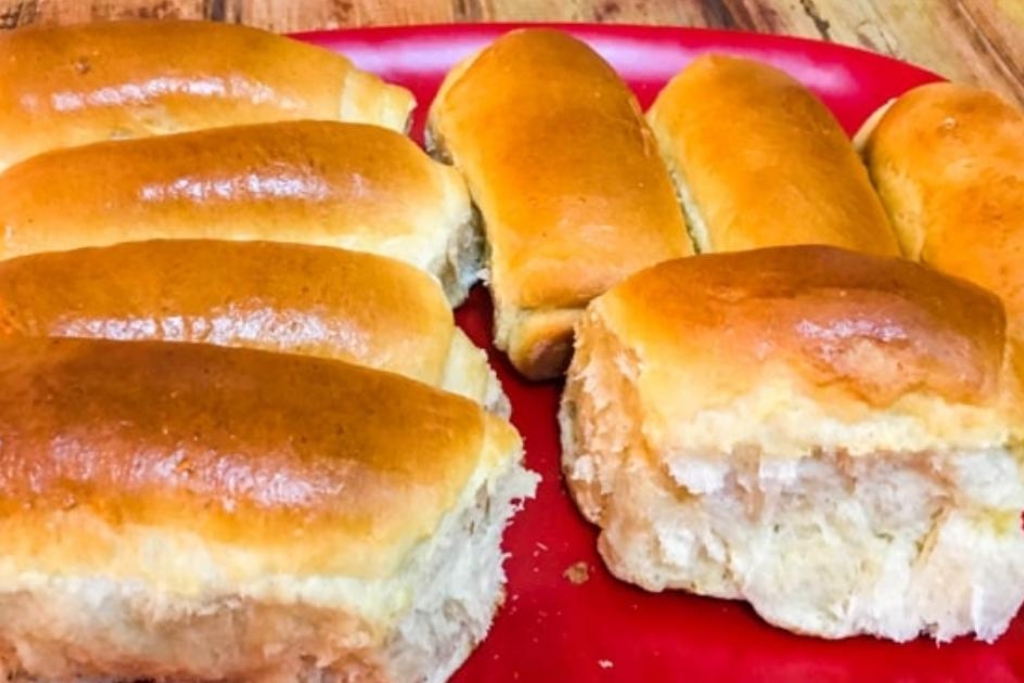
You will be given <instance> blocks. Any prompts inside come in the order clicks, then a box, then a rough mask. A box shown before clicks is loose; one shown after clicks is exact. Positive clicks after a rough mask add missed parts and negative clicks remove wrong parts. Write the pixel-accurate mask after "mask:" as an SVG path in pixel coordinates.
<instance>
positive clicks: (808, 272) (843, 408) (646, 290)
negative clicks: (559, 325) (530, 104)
mask: <svg viewBox="0 0 1024 683" xmlns="http://www.w3.org/2000/svg"><path fill="white" fill-rule="evenodd" d="M1004 327H1005V318H1004V313H1003V309H1002V306H1001V304H1000V302H999V300H998V299H997V298H996V297H995V296H994V295H992V294H990V293H988V292H986V291H985V290H982V289H981V288H978V287H976V286H974V285H972V284H970V283H967V282H965V281H962V280H958V279H954V278H951V277H948V276H945V275H942V274H940V273H938V272H936V271H933V270H931V269H928V268H925V267H924V266H921V265H918V264H915V263H912V262H910V261H906V260H902V259H898V258H883V257H875V256H870V255H865V254H858V253H855V252H852V251H847V250H842V249H836V248H832V247H821V246H803V247H778V248H773V249H765V250H755V251H747V252H738V253H731V254H712V255H703V256H696V257H692V258H689V259H678V260H675V261H671V262H667V263H664V264H661V265H658V266H655V267H653V268H650V269H648V270H645V271H643V272H642V273H639V274H637V275H635V276H634V277H632V278H630V279H628V280H626V281H625V282H624V283H622V284H620V285H618V286H617V287H615V288H614V289H612V290H611V291H609V292H608V293H607V294H605V295H604V296H602V297H600V298H598V299H596V300H595V301H594V302H593V303H592V304H591V305H590V306H589V307H588V309H587V312H586V314H585V315H584V317H583V319H582V320H581V323H580V326H579V329H578V331H577V342H576V344H577V346H576V354H575V356H574V359H573V363H572V366H571V367H570V369H569V374H568V379H567V385H566V389H565V394H564V397H563V401H562V406H561V412H560V421H561V428H562V443H563V468H564V472H565V476H566V477H567V480H568V485H569V488H570V490H571V492H572V494H573V496H574V498H575V500H576V502H577V503H578V505H579V507H580V509H581V510H582V512H583V513H584V515H585V516H586V517H587V518H588V519H590V520H591V521H593V522H594V523H596V524H597V525H599V526H600V527H601V535H600V540H599V549H600V552H601V554H602V556H603V558H604V560H605V562H606V563H607V565H608V566H609V568H610V569H611V571H612V572H613V573H615V574H616V575H617V576H618V577H620V578H622V579H624V580H626V581H629V582H632V583H636V584H638V585H640V586H642V587H644V588H646V589H648V590H652V591H660V590H663V589H670V588H681V589H685V590H689V591H693V592H696V593H700V594H703V595H710V596H716V597H721V598H737V599H743V600H746V601H748V602H749V603H750V604H751V605H752V606H753V608H754V609H755V610H756V611H757V612H758V613H759V614H760V615H761V616H762V617H763V618H764V619H766V620H767V621H769V622H771V623H772V624H776V625H778V626H781V627H783V628H786V629H789V630H792V631H796V632H798V633H804V634H812V635H816V636H822V637H826V638H841V637H846V636H853V635H856V634H871V635H874V636H878V637H881V638H888V639H893V640H897V641H905V640H909V639H912V638H914V637H916V636H917V635H918V634H920V633H926V634H929V635H931V636H932V637H934V638H935V639H936V640H939V641H945V640H949V639H951V638H953V637H955V636H958V635H961V634H968V633H974V634H976V635H977V637H978V638H980V639H983V640H986V641H991V640H994V639H995V638H997V637H998V636H999V635H1000V634H1001V633H1002V632H1003V631H1004V630H1005V629H1006V628H1007V625H1008V624H1009V623H1010V620H1011V619H1012V618H1013V616H1014V614H1015V613H1016V612H1017V610H1018V607H1019V606H1020V604H1021V601H1022V599H1024V532H1022V529H1021V511H1022V510H1024V479H1022V476H1021V475H1022V472H1021V442H1020V433H1019V427H1020V425H1021V424H1022V423H1024V422H1022V420H1021V412H1022V411H1021V408H1022V403H1021V394H1020V388H1019V387H1018V385H1017V383H1016V379H1015V376H1014V374H1013V372H1012V371H1010V370H1009V366H1010V359H1009V358H1008V354H1009V351H1008V350H1007V345H1006V343H1005V339H1004Z"/></svg>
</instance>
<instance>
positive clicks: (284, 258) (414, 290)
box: [0, 240, 455, 385]
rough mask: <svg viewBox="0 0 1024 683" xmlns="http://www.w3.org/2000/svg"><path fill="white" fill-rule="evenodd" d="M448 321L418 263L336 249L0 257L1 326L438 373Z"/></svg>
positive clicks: (256, 245) (149, 248)
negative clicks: (241, 349) (258, 350)
mask: <svg viewBox="0 0 1024 683" xmlns="http://www.w3.org/2000/svg"><path fill="white" fill-rule="evenodd" d="M454 329H455V327H454V321H453V319H452V313H451V310H450V309H449V308H448V303H447V301H446V300H445V298H444V294H443V292H442V291H441V288H440V287H439V286H438V284H437V283H436V282H434V281H433V279H432V278H431V277H430V276H429V275H427V274H426V273H422V272H420V271H418V270H416V269H415V268H413V267H412V266H407V265H405V264H403V263H400V262H398V261H395V260H392V259H387V258H383V257H380V256H374V255H371V254H362V253H358V252H351V251H345V250H342V249H329V248H325V247H309V246H304V245H298V244H280V243H271V242H224V241H215V240H167V241H153V242H136V243H129V244H120V245H115V246H111V247H103V248H96V249H79V250H75V251H68V252H54V253H49V254H37V255H34V256H25V257H22V258H17V259H11V260H8V261H3V262H0V336H5V335H23V336H52V337H91V338H105V339H114V340H165V341H183V342H202V343H212V344H218V345H222V346H245V347H250V348H262V349H267V350H271V351H286V352H291V353H302V354H308V355H315V356H323V357H328V358H338V359H343V360H350V361H353V362H357V363H360V364H363V365H369V366H372V367H379V368H383V369H387V370H391V371H393V372H398V373H401V374H404V375H407V376H410V377H414V378H416V379H419V380H421V381H424V382H427V383H429V384H434V385H438V384H439V383H440V381H441V377H442V374H443V372H444V369H445V363H446V362H447V359H448V353H449V348H450V346H451V340H452V334H453V332H454Z"/></svg>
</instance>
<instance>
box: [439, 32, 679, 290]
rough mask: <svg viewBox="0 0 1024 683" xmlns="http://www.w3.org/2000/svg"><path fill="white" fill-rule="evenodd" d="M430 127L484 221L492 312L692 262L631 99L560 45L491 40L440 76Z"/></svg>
mask: <svg viewBox="0 0 1024 683" xmlns="http://www.w3.org/2000/svg"><path fill="white" fill-rule="evenodd" d="M430 125H431V131H432V135H433V137H434V139H435V140H436V142H437V144H438V146H439V147H440V148H441V149H442V150H443V151H444V152H445V153H446V154H447V155H449V156H450V157H451V158H452V160H453V162H454V163H455V165H456V166H458V167H459V168H461V169H462V171H463V173H464V174H465V176H466V179H467V183H468V184H469V187H470V191H471V193H472V194H473V198H474V200H475V201H476V203H477V205H478V206H479V208H480V211H481V213H482V215H483V218H484V221H485V223H486V227H487V239H488V242H489V244H490V249H491V251H490V254H491V279H492V284H493V288H494V291H495V294H496V296H497V298H498V301H499V304H500V305H508V306H512V307H520V308H535V307H574V306H579V305H582V304H584V303H586V302H587V301H588V300H589V299H590V298H592V297H594V296H596V295H598V294H600V293H601V292H603V291H604V290H605V289H607V288H608V287H609V286H611V285H612V284H614V283H615V282H617V281H619V280H620V279H621V278H622V277H625V276H626V275H628V274H630V273H633V272H635V271H636V270H639V269H640V268H643V267H645V266H648V265H650V264H652V263H656V262H657V261H660V260H663V259H666V258H672V257H675V256H682V255H686V254H689V253H690V252H691V247H690V243H689V239H688V238H687V235H686V229H685V224H684V222H683V218H682V215H681V212H680V210H679V207H678V204H677V203H676V200H675V195H674V191H673V189H672V185H671V181H670V179H669V177H668V173H667V171H666V170H665V168H664V165H663V163H662V161H661V159H660V158H659V154H658V150H657V145H656V144H655V142H654V138H653V135H652V134H651V132H650V130H649V129H648V127H647V124H646V123H645V122H644V120H643V116H642V115H641V112H640V109H639V107H638V105H637V102H636V99H635V97H634V96H633V94H632V93H631V92H630V90H629V88H627V87H626V85H625V84H624V83H623V82H622V80H621V79H620V78H619V76H618V75H617V74H616V73H615V71H614V70H613V69H612V68H611V67H610V66H609V65H608V64H607V63H606V62H605V61H604V60H603V59H601V57H600V56H599V55H598V54H597V53H596V52H594V51H593V50H592V49H591V48H590V47H588V46H587V45H586V44H584V43H582V42H580V41H579V40H576V39H575V38H573V37H571V36H569V35H568V34H565V33H562V32H560V31H553V30H547V29H527V30H518V31H513V32H510V33H508V34H506V35H504V36H503V37H501V38H499V39H498V40H497V41H495V42H494V43H493V44H491V45H490V46H489V47H487V48H486V49H484V50H483V51H482V52H481V53H479V54H478V55H476V56H475V57H474V58H472V59H470V60H468V61H467V62H465V63H463V64H461V65H459V66H457V67H456V68H455V69H454V70H453V71H452V72H451V73H450V74H449V75H448V77H447V79H446V81H445V83H444V84H443V85H442V88H441V92H440V93H439V94H438V97H437V98H436V99H435V100H434V104H433V106H432V108H431V121H430Z"/></svg>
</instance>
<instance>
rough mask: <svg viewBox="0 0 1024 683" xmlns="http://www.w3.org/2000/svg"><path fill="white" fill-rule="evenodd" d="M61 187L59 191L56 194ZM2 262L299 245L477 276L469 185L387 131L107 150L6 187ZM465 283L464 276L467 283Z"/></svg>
mask: <svg viewBox="0 0 1024 683" xmlns="http://www.w3.org/2000/svg"><path fill="white" fill-rule="evenodd" d="M55 188H60V191H59V192H56V191H54V189H55ZM0 196H2V197H4V198H5V199H4V201H3V202H2V206H0V235H2V239H0V258H11V257H15V256H21V255H24V254H32V253H38V252H44V251H62V250H67V249H75V248H78V247H86V246H104V245H109V244H114V243H118V242H129V241H138V240H147V239H156V238H174V239H185V238H215V239H236V240H254V239H264V240H272V241H279V242H299V243H305V244H315V245H322V246H335V247H345V248H350V249H356V250H359V251H369V252H374V253H379V254H383V255H385V256H391V257H394V258H398V259H400V260H403V261H406V262H407V263H411V264H412V265H415V266H417V267H419V268H422V269H424V270H427V271H429V272H431V273H433V274H434V275H435V276H437V277H438V278H439V279H441V280H442V281H443V282H444V284H445V286H446V290H447V291H448V292H449V293H450V296H451V297H452V298H453V301H455V302H458V301H460V300H461V299H462V298H463V297H464V296H465V293H466V290H467V286H468V284H469V282H471V280H472V279H473V276H475V275H476V271H477V270H478V269H479V263H478V262H477V261H478V259H479V255H478V254H477V255H471V257H470V258H468V259H467V258H464V253H463V252H475V251H476V250H478V247H477V246H476V245H475V244H474V242H473V240H472V239H469V240H467V238H466V235H465V234H464V233H467V232H472V231H473V230H474V229H475V228H474V226H473V223H474V221H473V214H472V209H471V206H470V200H469V194H468V192H467V190H466V187H465V184H464V183H463V181H462V179H461V177H460V176H459V174H458V173H457V172H456V171H455V170H453V169H451V168H449V167H446V166H444V165H442V164H439V163H436V162H434V161H432V160H431V159H430V158H429V157H428V156H427V155H426V154H424V153H423V151H422V150H420V149H419V148H418V147H416V145H415V144H414V143H413V142H412V141H410V140H409V139H408V138H406V137H404V136H402V135H399V134H398V133H395V132H393V131H389V130H386V129H383V128H380V127H378V126H369V125H362V124H345V123H335V122H324V121H297V122H295V121H293V122H280V123H272V124H259V125H252V126H238V127H230V128H221V129H216V130H208V131H197V132H192V133H183V134H180V135H169V136H163V137H154V138H147V139H143V140H130V141H118V142H105V143H97V144H93V145H87V146H83V147H78V148H74V149H69V150H60V151H55V152H51V153H48V154H44V155H41V156H38V157H34V158H32V159H30V160H28V161H25V162H23V163H21V164H18V165H17V166H15V167H13V168H11V169H8V170H7V172H5V173H3V174H2V175H0ZM467 275H468V277H467Z"/></svg>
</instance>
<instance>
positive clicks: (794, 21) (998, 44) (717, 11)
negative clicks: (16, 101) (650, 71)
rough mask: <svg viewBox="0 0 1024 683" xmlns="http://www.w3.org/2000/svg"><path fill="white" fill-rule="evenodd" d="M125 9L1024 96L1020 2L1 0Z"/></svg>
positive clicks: (6, 13)
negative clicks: (526, 36)
mask: <svg viewBox="0 0 1024 683" xmlns="http://www.w3.org/2000/svg"><path fill="white" fill-rule="evenodd" d="M124 17H157V18H162V17H180V18H207V19H214V20H217V21H238V22H243V23H246V24H251V25H253V26H260V27H263V28H268V29H272V30H274V31H279V32H287V31H301V30H308V29H314V28H337V27H344V26H370V25H383V24H419V23H435V22H465V21H540V20H551V21H597V22H619V23H639V24H664V25H685V26H708V27H715V28H730V29H746V30H752V31H760V32H771V33H781V34H788V35H797V36H807V37H813V38H821V39H825V40H832V41H835V42H839V43H846V44H850V45H859V46H862V47H866V48H868V49H871V50H875V51H878V52H883V53H886V54H890V55H893V56H896V57H899V58H901V59H905V60H908V61H911V62H915V63H917V64H920V65H922V66H924V67H927V68H929V69H932V70H933V71H936V72H938V73H940V74H943V75H944V76H946V77H948V78H951V79H954V80H960V81H965V82H970V83H977V84H980V85H984V86H987V87H991V88H994V89H995V90H998V91H999V92H1001V93H1003V94H1004V95H1006V96H1007V97H1010V98H1012V99H1014V100H1016V101H1017V102H1019V103H1021V104H1024V0H910V1H905V0H703V1H700V0H148V1H146V0H0V26H2V27H4V28H13V27H15V26H21V25H23V24H29V23H33V22H64V23H70V22H76V21H88V20H90V19H114V18H124Z"/></svg>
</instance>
